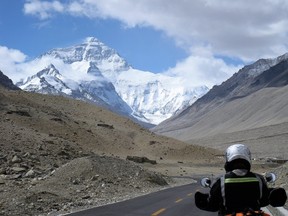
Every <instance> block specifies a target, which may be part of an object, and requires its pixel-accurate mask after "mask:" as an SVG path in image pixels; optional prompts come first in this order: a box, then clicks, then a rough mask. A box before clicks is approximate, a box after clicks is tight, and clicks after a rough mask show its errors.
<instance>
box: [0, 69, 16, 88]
mask: <svg viewBox="0 0 288 216" xmlns="http://www.w3.org/2000/svg"><path fill="white" fill-rule="evenodd" d="M0 87H3V88H7V89H11V90H20V88H18V87H17V86H15V85H14V84H13V82H12V80H11V79H9V78H8V77H7V76H6V75H4V74H3V73H2V71H0Z"/></svg>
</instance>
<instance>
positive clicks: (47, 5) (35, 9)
mask: <svg viewBox="0 0 288 216" xmlns="http://www.w3.org/2000/svg"><path fill="white" fill-rule="evenodd" d="M55 12H58V13H62V12H64V5H63V4H62V3H60V1H40V0H27V1H26V3H25V5H24V13H26V14H31V15H36V16H38V17H39V18H40V19H47V18H50V17H51V16H52V14H53V13H55Z"/></svg>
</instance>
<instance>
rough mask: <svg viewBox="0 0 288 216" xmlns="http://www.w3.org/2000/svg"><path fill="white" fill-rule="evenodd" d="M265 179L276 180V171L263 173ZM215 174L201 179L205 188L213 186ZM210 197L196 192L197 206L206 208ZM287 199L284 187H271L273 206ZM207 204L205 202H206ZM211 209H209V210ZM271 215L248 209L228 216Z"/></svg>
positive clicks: (269, 182)
mask: <svg viewBox="0 0 288 216" xmlns="http://www.w3.org/2000/svg"><path fill="white" fill-rule="evenodd" d="M263 177H264V179H265V180H266V182H267V183H268V184H272V183H274V182H275V181H276V175H275V174H274V173H265V174H263ZM213 180H214V179H213V176H212V178H209V177H205V178H202V179H201V180H200V184H201V186H202V187H204V188H211V187H212V182H213ZM196 197H198V201H197V200H196ZM207 198H208V194H202V193H200V192H197V195H196V194H195V203H196V206H197V207H198V208H200V209H202V210H206V209H205V208H201V207H203V206H202V205H203V203H205V202H206V201H205V200H207ZM286 200H287V195H286V191H285V189H283V188H271V189H270V197H269V202H270V205H271V206H273V207H279V206H283V205H284V204H285V202H286ZM204 205H205V204H204ZM208 211H209V210H208ZM246 215H250V216H270V214H267V213H265V212H264V211H262V210H260V211H253V210H252V211H251V210H248V211H246V212H245V213H243V212H242V213H235V214H228V215H227V216H246Z"/></svg>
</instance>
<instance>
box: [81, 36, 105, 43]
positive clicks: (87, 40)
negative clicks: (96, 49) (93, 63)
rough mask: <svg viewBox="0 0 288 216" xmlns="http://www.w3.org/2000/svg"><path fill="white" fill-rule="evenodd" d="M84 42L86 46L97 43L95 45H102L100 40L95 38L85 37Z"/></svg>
mask: <svg viewBox="0 0 288 216" xmlns="http://www.w3.org/2000/svg"><path fill="white" fill-rule="evenodd" d="M84 42H85V43H87V44H91V43H97V44H101V45H104V44H103V43H102V42H101V41H100V40H98V39H97V38H95V37H87V38H86V39H85V40H84Z"/></svg>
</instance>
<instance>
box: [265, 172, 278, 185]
mask: <svg viewBox="0 0 288 216" xmlns="http://www.w3.org/2000/svg"><path fill="white" fill-rule="evenodd" d="M265 179H266V181H267V182H269V183H273V182H275V181H276V175H275V173H266V174H265Z"/></svg>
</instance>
